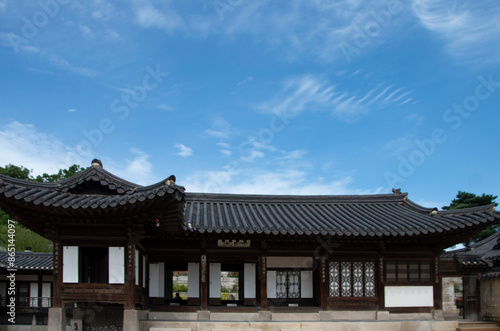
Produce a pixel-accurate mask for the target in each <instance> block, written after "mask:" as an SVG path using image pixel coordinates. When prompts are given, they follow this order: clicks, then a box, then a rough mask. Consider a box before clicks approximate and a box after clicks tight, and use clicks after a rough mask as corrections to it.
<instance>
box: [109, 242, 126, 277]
mask: <svg viewBox="0 0 500 331" xmlns="http://www.w3.org/2000/svg"><path fill="white" fill-rule="evenodd" d="M108 256H109V259H108V268H109V269H108V270H109V283H110V284H124V283H125V247H109V255H108Z"/></svg>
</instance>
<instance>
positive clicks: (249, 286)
mask: <svg viewBox="0 0 500 331" xmlns="http://www.w3.org/2000/svg"><path fill="white" fill-rule="evenodd" d="M243 277H244V279H245V292H244V298H245V299H255V293H256V284H255V263H245V264H244V265H243Z"/></svg>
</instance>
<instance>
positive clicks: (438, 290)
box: [434, 256, 443, 310]
mask: <svg viewBox="0 0 500 331" xmlns="http://www.w3.org/2000/svg"><path fill="white" fill-rule="evenodd" d="M434 273H435V274H434V277H435V280H436V283H435V284H434V309H437V310H441V309H443V286H442V282H441V281H442V278H441V276H440V275H439V256H436V257H435V258H434Z"/></svg>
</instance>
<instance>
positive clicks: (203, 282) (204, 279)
mask: <svg viewBox="0 0 500 331" xmlns="http://www.w3.org/2000/svg"><path fill="white" fill-rule="evenodd" d="M207 283H208V268H207V255H206V254H202V255H201V257H200V305H201V310H207V308H208V284H207Z"/></svg>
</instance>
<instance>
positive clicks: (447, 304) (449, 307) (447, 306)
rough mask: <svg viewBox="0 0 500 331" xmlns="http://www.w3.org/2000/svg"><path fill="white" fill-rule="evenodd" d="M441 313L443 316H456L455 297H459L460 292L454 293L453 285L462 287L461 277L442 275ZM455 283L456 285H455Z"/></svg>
mask: <svg viewBox="0 0 500 331" xmlns="http://www.w3.org/2000/svg"><path fill="white" fill-rule="evenodd" d="M442 281H443V282H442V284H443V314H444V315H445V316H458V315H459V310H458V309H457V306H456V304H455V299H457V298H461V297H462V293H455V286H457V287H458V288H459V289H462V288H463V284H462V283H463V282H462V278H461V277H443V280H442ZM455 284H456V285H455Z"/></svg>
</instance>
